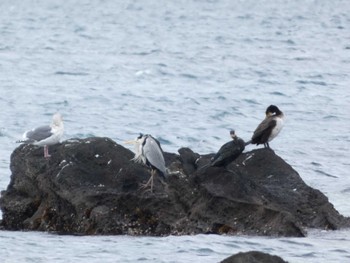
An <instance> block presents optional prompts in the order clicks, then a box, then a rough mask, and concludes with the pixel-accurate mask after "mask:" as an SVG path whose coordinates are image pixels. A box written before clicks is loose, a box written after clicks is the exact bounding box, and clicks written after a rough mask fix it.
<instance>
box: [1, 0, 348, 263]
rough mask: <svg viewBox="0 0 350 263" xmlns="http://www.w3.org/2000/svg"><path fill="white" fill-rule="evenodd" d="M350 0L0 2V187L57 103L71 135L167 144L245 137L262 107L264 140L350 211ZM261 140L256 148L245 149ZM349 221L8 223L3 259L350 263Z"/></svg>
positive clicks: (207, 147) (201, 145) (211, 143)
mask: <svg viewBox="0 0 350 263" xmlns="http://www.w3.org/2000/svg"><path fill="white" fill-rule="evenodd" d="M349 14H350V2H349V1H346V0H344V1H341V0H335V1H326V0H324V1H322V0H318V1H317V0H316V1H311V0H307V1H301V0H296V1H272V0H269V1H267V0H265V1H264V0H263V1H251V0H248V1H229V0H221V1H220V0H211V1H210V0H207V1H205V0H203V1H202V0H200V1H196V0H190V1H154V0H150V1H137V0H130V1H105V0H100V1H92V0H84V1H77V0H70V1H64V2H62V1H58V0H51V1H44V0H36V1H19V0H12V1H9V0H4V1H1V2H0V37H1V38H0V109H1V119H0V120H1V122H0V145H1V147H0V189H1V190H4V189H6V187H7V185H8V183H9V181H10V175H11V172H10V170H9V165H10V155H11V153H12V151H13V150H14V149H15V148H16V147H17V145H16V144H15V141H16V140H18V139H19V138H20V137H21V135H22V133H23V132H24V131H25V130H27V129H30V128H33V127H35V126H38V125H41V124H46V123H49V122H50V121H51V116H52V114H53V113H54V112H56V111H60V112H61V113H62V115H63V117H64V121H65V136H64V139H69V138H72V137H78V138H85V137H88V136H107V137H110V138H112V139H113V140H115V141H116V142H117V143H122V142H123V141H124V140H126V139H131V138H134V137H136V136H137V134H138V133H139V132H143V133H150V134H152V135H154V136H155V137H157V138H158V139H160V141H161V142H162V145H163V149H164V150H165V151H168V152H177V150H178V149H179V148H180V147H183V146H186V147H190V148H191V149H193V150H194V151H196V152H199V153H209V152H215V151H217V150H218V149H219V147H220V146H221V145H222V144H223V143H225V142H226V141H228V140H229V139H230V137H229V130H230V129H235V130H236V132H237V134H238V135H239V136H240V137H242V138H243V139H245V140H248V139H249V138H250V137H251V135H252V132H253V131H254V129H255V128H256V126H257V124H258V123H259V122H260V121H261V120H262V119H263V118H264V112H265V109H266V107H267V106H268V105H270V104H276V105H278V106H279V107H280V109H281V110H282V111H283V112H284V113H285V114H286V117H287V120H286V125H285V127H284V129H283V131H282V132H281V134H280V135H279V136H278V137H277V138H276V139H275V140H274V141H272V142H271V143H270V145H271V147H272V148H273V149H274V150H275V151H276V153H277V154H278V155H279V156H281V157H282V158H283V159H284V160H286V161H287V162H288V163H289V164H291V165H292V166H293V168H294V169H296V170H297V171H298V173H299V174H300V176H301V177H302V178H303V180H304V181H305V182H306V183H307V184H308V185H310V186H311V187H314V188H317V189H319V190H320V191H322V192H323V193H324V194H326V195H327V197H328V198H329V199H330V201H331V202H332V203H333V204H334V206H335V208H336V209H337V210H338V211H339V212H340V213H341V214H343V215H346V216H350V205H349V200H350V176H349V171H350V161H349V160H350V156H349V149H350V115H349V110H350V108H349V105H350V89H349V86H350V85H349V84H350V81H349V80H350V73H349V72H350V70H349V69H350V34H349V32H350V15H349ZM251 149H254V147H253V146H249V147H248V148H247V149H246V151H249V150H251ZM349 236H350V232H349V230H341V231H335V232H323V231H320V230H317V231H311V233H310V235H309V236H308V237H307V238H302V239H293V238H292V239H289V238H261V237H228V236H213V235H207V236H205V235H199V236H183V237H165V238H149V237H125V236H113V237H111V236H108V237H72V236H56V235H50V234H44V233H28V232H7V231H2V232H0V251H2V252H0V253H1V255H4V256H3V257H2V258H7V262H48V261H50V262H63V261H64V262H73V261H74V262H77V261H78V262H79V261H81V262H82V261H84V262H99V261H98V260H99V259H101V258H102V259H103V261H104V262H116V260H117V261H123V262H137V261H142V262H188V261H194V262H218V261H220V260H222V259H224V258H225V257H227V256H229V255H231V254H233V253H237V252H239V251H247V250H251V249H255V250H261V251H264V252H267V253H271V254H276V255H279V256H281V257H283V258H284V259H286V260H289V261H290V262H347V261H349V262H350V259H349V253H350V252H349V251H350V242H349V238H348V237H349Z"/></svg>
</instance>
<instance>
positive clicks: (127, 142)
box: [124, 140, 136, 144]
mask: <svg viewBox="0 0 350 263" xmlns="http://www.w3.org/2000/svg"><path fill="white" fill-rule="evenodd" d="M124 143H125V144H135V143H136V141H135V140H130V141H125V142H124Z"/></svg>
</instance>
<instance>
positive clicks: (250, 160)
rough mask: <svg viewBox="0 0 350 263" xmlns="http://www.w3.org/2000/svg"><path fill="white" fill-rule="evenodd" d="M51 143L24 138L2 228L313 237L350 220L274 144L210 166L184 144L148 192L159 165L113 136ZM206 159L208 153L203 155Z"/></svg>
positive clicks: (0, 203)
mask: <svg viewBox="0 0 350 263" xmlns="http://www.w3.org/2000/svg"><path fill="white" fill-rule="evenodd" d="M50 154H51V158H50V159H48V160H46V159H45V158H43V156H42V148H38V147H35V146H31V145H21V146H19V147H18V148H17V149H15V151H14V152H13V154H12V156H11V167H10V168H11V172H12V175H11V181H10V184H9V186H8V188H7V189H6V190H4V191H2V193H1V198H0V207H1V210H2V213H3V220H2V222H1V228H2V229H7V230H36V231H50V232H56V233H61V234H79V235H80V234H81V235H95V234H128V235H152V236H163V235H188V234H199V233H215V234H230V235H239V234H246V235H267V236H304V235H305V234H306V229H307V228H320V229H339V228H341V227H348V226H349V225H350V223H349V218H345V217H343V216H342V215H340V214H339V213H338V212H337V211H336V210H335V209H334V207H333V205H332V204H331V203H329V202H328V199H327V197H326V196H325V195H323V194H322V193H321V192H320V191H318V190H316V189H313V188H311V187H309V186H307V185H306V184H305V183H304V182H303V180H302V179H301V177H300V176H299V175H298V173H297V172H296V171H295V170H293V168H292V167H291V166H290V165H288V164H287V163H286V162H285V161H284V160H283V159H281V158H280V157H279V156H277V155H276V154H275V153H274V152H273V151H272V150H270V149H257V150H253V151H250V152H246V153H243V154H242V155H241V156H240V157H239V158H238V159H236V160H235V161H234V162H233V163H232V164H230V165H229V166H228V167H227V169H224V168H221V167H207V168H203V169H201V168H200V167H201V166H203V165H204V164H207V163H208V162H209V161H210V158H211V157H212V156H213V155H212V154H208V155H205V156H200V155H199V154H197V153H194V152H193V151H192V150H191V149H188V148H182V149H180V150H179V155H177V154H172V153H164V157H165V160H166V165H167V167H168V168H169V171H170V174H169V176H168V177H167V179H166V181H165V182H166V184H163V183H161V181H160V180H159V179H158V178H155V186H154V192H153V193H150V192H148V191H145V190H144V189H140V186H141V184H143V183H145V182H146V181H147V180H148V179H149V177H150V170H149V169H148V168H147V167H146V166H144V165H141V164H137V163H134V162H132V161H130V159H132V157H133V155H134V154H133V153H132V152H131V151H130V150H128V149H126V148H124V147H123V146H121V145H119V144H117V143H115V142H114V141H112V140H111V139H109V138H97V137H93V138H87V139H76V140H75V139H72V140H68V141H65V142H63V143H62V144H58V145H55V146H51V147H50ZM198 157H200V158H199V159H198Z"/></svg>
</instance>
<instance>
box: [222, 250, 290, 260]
mask: <svg viewBox="0 0 350 263" xmlns="http://www.w3.org/2000/svg"><path fill="white" fill-rule="evenodd" d="M220 263H287V261H284V260H283V259H282V258H280V257H278V256H273V255H270V254H266V253H263V252H260V251H249V252H241V253H238V254H235V255H233V256H231V257H228V258H226V259H225V260H223V261H221V262H220Z"/></svg>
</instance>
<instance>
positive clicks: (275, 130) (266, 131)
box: [246, 105, 284, 148]
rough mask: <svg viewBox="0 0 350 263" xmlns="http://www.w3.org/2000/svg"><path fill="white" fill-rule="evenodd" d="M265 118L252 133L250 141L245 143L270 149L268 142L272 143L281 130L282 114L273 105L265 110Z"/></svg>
mask: <svg viewBox="0 0 350 263" xmlns="http://www.w3.org/2000/svg"><path fill="white" fill-rule="evenodd" d="M265 114H266V117H265V119H264V120H263V121H262V122H261V123H260V124H259V126H258V127H257V128H256V130H255V131H254V134H253V136H252V139H251V140H250V141H249V142H247V143H246V145H247V144H249V143H252V144H256V145H259V144H264V146H265V148H270V146H269V142H270V141H272V140H273V139H274V138H275V137H276V136H277V135H278V134H279V132H280V131H281V130H282V127H283V123H284V114H283V112H282V111H280V109H279V108H278V107H277V106H275V105H270V106H269V107H267V109H266V112H265Z"/></svg>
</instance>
